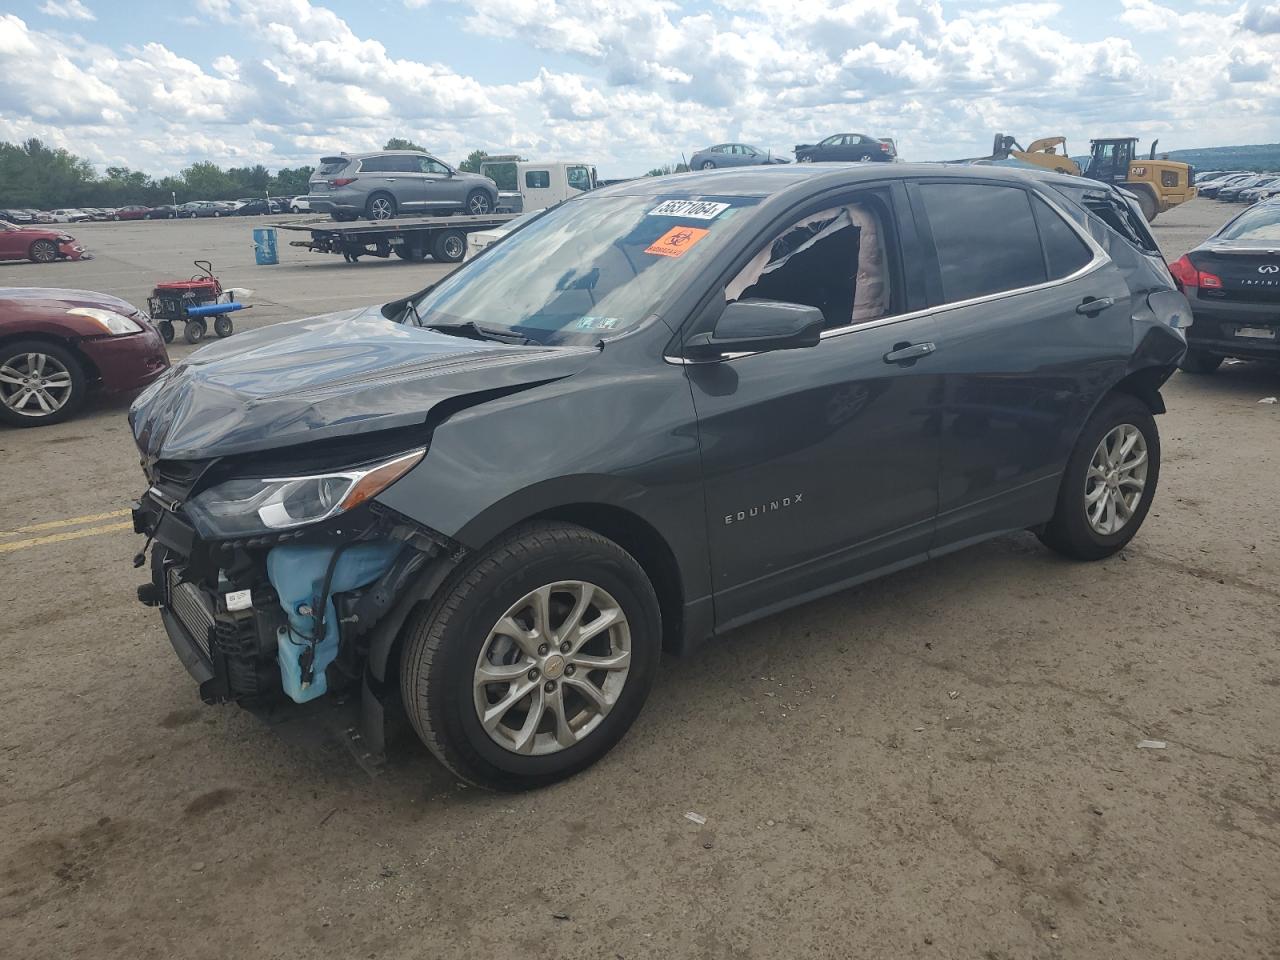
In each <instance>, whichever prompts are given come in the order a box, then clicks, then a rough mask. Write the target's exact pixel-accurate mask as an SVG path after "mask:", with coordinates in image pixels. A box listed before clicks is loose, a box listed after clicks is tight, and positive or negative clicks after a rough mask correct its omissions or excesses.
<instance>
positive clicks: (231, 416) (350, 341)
mask: <svg viewBox="0 0 1280 960" xmlns="http://www.w3.org/2000/svg"><path fill="white" fill-rule="evenodd" d="M596 352H597V351H596V350H595V348H592V347H540V346H534V347H525V346H514V345H510V344H504V343H494V342H491V341H479V340H471V339H467V338H463V337H455V336H450V335H448V334H443V333H438V332H436V331H432V330H424V329H421V328H419V327H412V326H407V325H404V324H399V323H393V322H392V321H390V320H388V319H386V318H385V317H384V316H383V315H382V313H381V308H380V307H378V306H371V307H362V308H359V309H356V310H346V311H343V312H341V313H331V314H325V315H323V316H319V317H311V318H309V319H306V320H295V321H292V322H288V323H277V324H273V325H271V326H268V327H263V328H261V329H258V330H252V331H247V332H244V333H237V334H235V336H233V337H230V338H228V339H226V340H220V341H216V342H214V343H212V344H209V345H208V346H206V347H204V348H203V349H202V350H199V351H198V352H196V353H194V354H192V355H191V356H190V357H188V358H187V359H186V360H185V361H183V362H182V363H180V364H178V365H177V366H175V367H173V368H172V369H171V370H170V371H169V373H168V374H166V375H165V376H164V377H162V378H161V379H160V380H158V381H156V383H155V384H153V385H152V386H151V387H149V388H148V389H147V390H146V391H144V392H143V393H142V394H141V395H140V396H139V397H138V399H137V400H135V401H134V403H133V407H132V408H131V409H130V411H129V423H130V425H131V426H132V427H133V435H134V439H135V440H136V441H137V444H138V448H139V449H140V450H141V451H142V453H143V455H144V457H146V458H147V459H149V460H152V461H154V460H161V459H165V460H170V459H172V460H190V459H203V458H206V457H217V456H227V455H231V454H240V453H249V452H252V451H257V450H269V449H276V448H279V447H285V446H290V445H293V444H299V443H309V442H312V441H315V440H324V439H327V438H329V437H335V436H344V435H349V434H354V433H367V432H370V431H374V430H388V429H392V428H394V427H403V426H409V425H412V424H415V423H422V422H423V421H425V420H426V419H427V415H428V414H429V413H430V411H431V408H432V407H434V406H435V405H436V404H437V403H439V402H440V401H442V400H446V399H449V398H451V397H458V396H464V395H466V394H469V393H475V392H478V391H491V390H510V389H511V388H513V387H520V386H525V385H533V384H537V383H543V382H546V381H549V380H557V379H560V378H562V377H566V376H569V375H571V374H574V373H577V372H578V371H579V370H581V369H582V368H583V367H584V366H586V364H587V363H588V362H589V360H590V359H591V357H592V356H594V355H595V354H596Z"/></svg>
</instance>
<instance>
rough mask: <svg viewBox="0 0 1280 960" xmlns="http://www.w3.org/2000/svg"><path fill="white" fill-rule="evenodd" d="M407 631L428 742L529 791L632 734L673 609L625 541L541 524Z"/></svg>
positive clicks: (501, 784)
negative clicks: (664, 613)
mask: <svg viewBox="0 0 1280 960" xmlns="http://www.w3.org/2000/svg"><path fill="white" fill-rule="evenodd" d="M406 636H407V639H406V641H405V647H404V651H403V654H402V662H401V673H400V676H401V685H402V692H403V695H404V703H405V708H406V710H407V711H408V714H409V718H410V720H411V721H412V723H413V726H414V728H415V729H416V730H417V732H418V734H419V736H421V737H422V740H423V742H424V743H426V745H427V746H428V747H429V748H430V749H431V751H432V753H434V754H435V755H436V756H437V757H438V758H439V759H440V760H441V762H442V763H444V764H445V766H447V767H448V768H449V769H450V770H452V771H453V772H454V773H455V774H457V775H458V776H460V777H462V778H464V779H466V780H468V781H470V782H472V783H475V784H477V785H479V786H483V787H488V788H490V789H496V790H526V789H530V788H533V787H539V786H544V785H546V784H550V783H553V782H555V781H557V780H561V779H563V778H565V777H568V776H571V775H572V774H574V773H577V772H578V771H579V770H582V769H583V768H585V767H587V766H589V765H590V764H592V763H594V762H595V761H596V760H598V759H599V758H600V757H602V756H603V755H604V754H605V753H606V752H608V751H609V750H610V749H611V748H612V747H613V746H614V744H616V743H617V742H618V741H619V740H620V739H622V736H623V735H624V734H625V733H626V731H627V729H628V728H629V727H630V726H631V724H632V722H633V721H634V720H635V718H636V716H637V715H638V714H639V712H640V708H641V707H642V706H643V704H644V701H645V698H646V697H647V696H648V693H649V689H650V687H651V686H652V684H653V680H654V677H655V675H656V673H657V668H658V656H659V651H660V649H661V616H660V614H659V612H658V601H657V597H656V596H655V595H654V592H653V587H652V586H651V585H650V583H649V580H648V578H647V577H646V576H645V573H644V570H643V569H641V567H640V565H639V564H638V563H636V561H635V560H634V559H633V558H632V557H631V555H630V554H628V553H627V552H626V551H625V550H623V549H622V548H621V547H619V546H618V545H617V544H616V543H613V542H612V541H610V540H607V539H605V538H604V537H602V536H600V535H599V534H596V533H594V532H592V531H590V530H587V529H585V528H583V527H578V526H575V525H572V524H564V523H554V524H552V523H541V524H536V525H529V526H525V527H522V528H518V529H516V530H514V531H512V533H511V534H509V535H508V536H507V537H505V538H504V539H502V540H500V541H499V542H497V543H496V544H495V545H494V546H492V547H490V548H489V549H488V550H486V551H485V552H484V553H483V554H481V555H480V556H479V557H477V558H476V559H474V560H473V561H471V562H470V563H469V564H468V565H467V566H466V567H464V568H463V569H461V570H460V571H459V572H458V573H457V574H456V575H455V576H454V578H453V580H452V581H451V582H449V583H446V585H445V586H444V587H443V588H442V590H441V592H440V593H439V594H438V595H437V596H436V598H435V599H434V601H433V602H432V604H431V605H430V607H429V608H427V609H425V610H423V611H422V612H421V613H419V615H418V617H417V619H416V620H415V621H413V622H411V623H410V625H409V626H408V628H407V633H406Z"/></svg>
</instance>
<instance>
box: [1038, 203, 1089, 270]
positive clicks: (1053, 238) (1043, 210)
mask: <svg viewBox="0 0 1280 960" xmlns="http://www.w3.org/2000/svg"><path fill="white" fill-rule="evenodd" d="M1031 206H1032V208H1033V209H1034V210H1035V215H1036V226H1037V227H1039V228H1040V242H1041V243H1042V244H1043V245H1044V259H1045V265H1046V266H1047V267H1048V270H1049V279H1050V280H1058V279H1061V278H1062V277H1069V276H1070V275H1071V274H1073V273H1075V272H1076V271H1077V270H1080V269H1082V268H1083V267H1084V266H1085V265H1086V264H1087V263H1088V262H1089V261H1090V260H1092V259H1093V251H1092V250H1090V249H1089V246H1088V244H1086V243H1085V242H1084V241H1083V240H1081V239H1080V235H1079V234H1077V233H1076V232H1075V231H1074V230H1072V229H1071V227H1069V226H1067V223H1066V221H1064V220H1063V219H1062V217H1060V216H1058V214H1057V212H1056V211H1055V210H1054V209H1053V208H1052V207H1050V206H1049V204H1047V203H1045V202H1044V201H1043V200H1041V199H1040V198H1039V197H1033V198H1032V200H1031Z"/></svg>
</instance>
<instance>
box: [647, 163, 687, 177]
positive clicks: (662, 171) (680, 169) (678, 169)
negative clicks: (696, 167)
mask: <svg viewBox="0 0 1280 960" xmlns="http://www.w3.org/2000/svg"><path fill="white" fill-rule="evenodd" d="M688 172H689V165H688V164H686V163H675V164H671V163H664V164H663V165H662V166H660V167H654V168H653V169H652V170H650V171H649V172H648V173H646V174H645V176H646V177H665V176H667V175H668V174H672V173H688Z"/></svg>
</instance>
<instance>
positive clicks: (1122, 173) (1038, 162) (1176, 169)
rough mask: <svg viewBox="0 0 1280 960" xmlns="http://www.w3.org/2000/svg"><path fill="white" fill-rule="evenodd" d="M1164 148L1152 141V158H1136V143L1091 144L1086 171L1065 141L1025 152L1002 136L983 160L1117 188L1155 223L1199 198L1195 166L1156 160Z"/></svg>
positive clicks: (1037, 143) (1036, 144) (1040, 143)
mask: <svg viewBox="0 0 1280 960" xmlns="http://www.w3.org/2000/svg"><path fill="white" fill-rule="evenodd" d="M1159 142H1160V141H1159V140H1156V141H1153V142H1152V144H1151V150H1150V152H1149V153H1148V155H1147V157H1145V158H1143V157H1136V156H1135V152H1136V149H1137V144H1138V138H1137V137H1111V138H1108V139H1103V140H1090V141H1089V163H1088V165H1087V166H1086V167H1085V168H1084V170H1083V171H1082V170H1081V169H1080V165H1079V164H1078V163H1076V162H1075V161H1074V160H1072V159H1071V157H1069V156H1067V138H1066V137H1042V138H1041V139H1039V140H1033V141H1032V142H1031V144H1030V146H1028V147H1026V148H1025V149H1024V148H1023V147H1022V145H1021V144H1019V143H1018V141H1017V140H1016V139H1015V138H1013V137H1010V136H1006V135H1005V134H1003V133H997V134H996V138H995V143H994V144H992V148H991V156H990V157H984V158H982V159H983V160H984V161H987V162H992V163H994V162H997V161H1001V160H1017V161H1020V162H1022V163H1027V164H1030V165H1031V166H1034V167H1040V168H1041V169H1043V170H1053V171H1055V172H1057V173H1069V174H1072V175H1074V176H1085V177H1088V178H1089V179H1091V180H1101V181H1103V182H1104V183H1114V184H1115V185H1116V186H1119V187H1124V188H1125V189H1126V190H1128V191H1129V192H1131V193H1133V194H1134V195H1135V196H1136V197H1137V198H1138V206H1140V207H1141V208H1142V213H1143V215H1144V216H1145V217H1146V218H1147V221H1148V222H1150V221H1152V220H1154V219H1155V218H1156V217H1157V216H1159V215H1160V214H1162V213H1164V212H1165V211H1166V210H1168V209H1169V208H1171V207H1176V206H1177V205H1178V204H1180V203H1185V202H1186V201H1188V200H1190V199H1191V198H1192V197H1194V196H1195V195H1196V187H1195V170H1194V169H1193V168H1192V167H1191V165H1190V164H1186V163H1179V162H1178V161H1176V160H1163V159H1162V160H1157V159H1156V144H1157V143H1159ZM1059 147H1061V148H1062V152H1061V153H1059V152H1058V148H1059Z"/></svg>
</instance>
